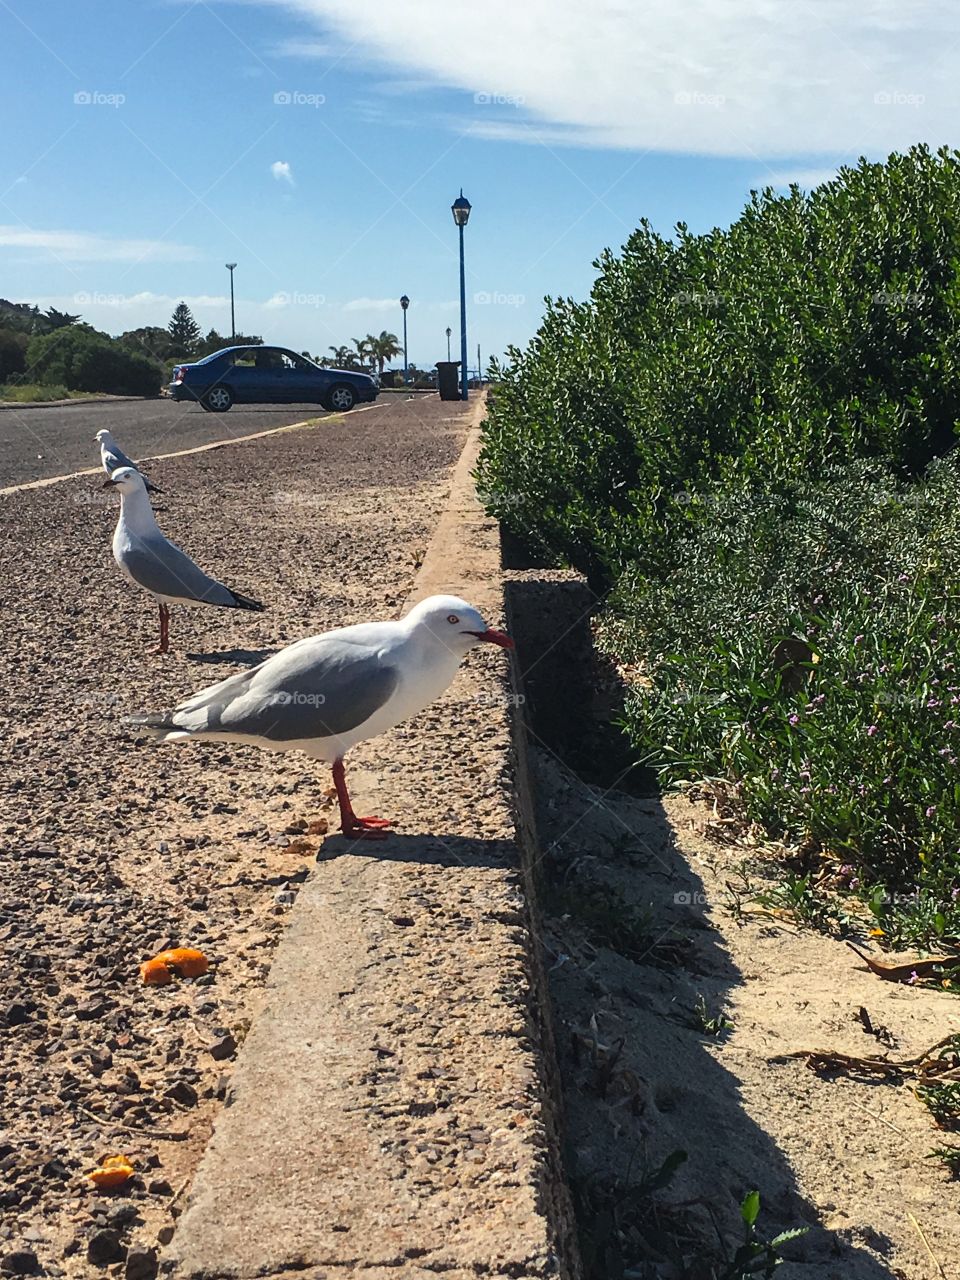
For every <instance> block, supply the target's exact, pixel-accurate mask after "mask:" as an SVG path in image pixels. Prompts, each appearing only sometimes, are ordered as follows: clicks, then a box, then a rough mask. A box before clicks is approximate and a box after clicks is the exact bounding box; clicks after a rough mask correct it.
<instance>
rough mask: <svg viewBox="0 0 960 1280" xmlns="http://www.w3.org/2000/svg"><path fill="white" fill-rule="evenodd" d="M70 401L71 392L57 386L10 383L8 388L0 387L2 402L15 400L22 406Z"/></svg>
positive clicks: (34, 383) (35, 383)
mask: <svg viewBox="0 0 960 1280" xmlns="http://www.w3.org/2000/svg"><path fill="white" fill-rule="evenodd" d="M74 394H76V393H74ZM69 399H70V392H69V391H68V390H67V388H66V387H63V386H58V385H57V384H53V385H45V384H41V383H37V382H21V383H8V384H7V385H6V386H2V385H0V400H14V401H16V402H18V403H21V404H22V403H26V402H28V401H30V400H69Z"/></svg>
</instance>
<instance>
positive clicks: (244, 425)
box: [0, 397, 392, 489]
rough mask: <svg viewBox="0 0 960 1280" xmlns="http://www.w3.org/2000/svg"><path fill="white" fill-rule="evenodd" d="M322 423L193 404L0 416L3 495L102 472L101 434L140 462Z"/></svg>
mask: <svg viewBox="0 0 960 1280" xmlns="http://www.w3.org/2000/svg"><path fill="white" fill-rule="evenodd" d="M391 399H392V397H391ZM326 416H329V415H327V414H326V413H325V411H324V410H323V409H321V407H320V406H319V405H318V404H309V405H296V404H294V405H283V406H282V407H280V406H278V405H266V404H261V405H258V404H251V405H235V406H234V407H233V408H232V409H230V410H229V412H227V413H206V412H205V411H204V410H203V409H201V408H200V406H199V405H198V404H178V403H177V402H176V401H174V400H120V401H114V402H109V401H108V402H103V403H100V404H84V403H83V402H82V401H81V402H78V403H76V404H70V405H58V406H51V407H50V408H49V409H47V408H42V409H41V408H33V409H15V408H9V409H8V408H4V409H0V489H2V488H6V487H7V486H9V485H14V484H26V483H27V482H28V481H30V480H44V479H46V478H47V477H48V476H62V475H69V474H70V473H71V472H74V471H81V470H82V469H83V468H84V467H96V466H99V464H100V451H99V449H98V448H97V444H96V441H95V439H94V437H95V436H96V434H97V432H98V431H99V430H100V429H101V427H106V428H107V430H108V431H112V432H113V436H114V439H115V440H116V441H117V443H118V444H119V445H120V447H121V448H122V449H123V450H124V452H125V453H127V454H129V455H130V457H131V458H135V459H137V460H138V461H139V460H140V459H142V458H149V457H152V456H153V455H155V454H158V453H174V452H176V451H177V450H178V449H192V448H193V447H194V446H196V445H200V444H210V443H211V442H212V441H214V440H226V439H229V438H230V437H232V436H249V435H252V434H253V433H254V432H255V431H268V430H269V429H270V428H271V427H283V426H287V425H288V424H289V423H292V422H302V421H303V420H304V419H305V418H319V417H326Z"/></svg>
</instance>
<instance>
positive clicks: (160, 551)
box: [122, 538, 237, 607]
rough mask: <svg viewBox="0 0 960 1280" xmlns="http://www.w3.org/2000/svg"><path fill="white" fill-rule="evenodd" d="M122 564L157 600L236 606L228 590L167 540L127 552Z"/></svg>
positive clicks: (231, 593)
mask: <svg viewBox="0 0 960 1280" xmlns="http://www.w3.org/2000/svg"><path fill="white" fill-rule="evenodd" d="M122 564H123V568H124V569H125V570H126V571H127V573H129V574H130V577H131V578H133V580H134V581H135V582H136V583H138V585H139V586H141V587H143V588H144V590H145V591H150V592H152V593H153V594H154V595H155V596H169V597H171V598H173V599H177V600H196V601H198V602H199V603H201V604H218V605H225V606H227V607H235V606H236V603H237V601H236V598H235V597H234V594H233V592H232V591H231V590H230V588H229V587H225V586H224V585H223V583H222V582H218V581H217V580H216V578H211V577H210V576H209V574H206V573H204V572H203V570H202V569H201V568H200V566H199V565H198V564H195V563H194V562H193V561H192V560H191V559H190V557H189V556H188V555H187V553H186V552H185V551H181V550H180V548H179V547H178V546H175V545H174V544H173V543H172V542H170V541H168V540H167V539H166V538H157V539H154V540H152V541H150V542H147V541H142V542H139V543H138V544H137V545H136V546H134V547H128V548H126V549H125V550H124V552H123V555H122Z"/></svg>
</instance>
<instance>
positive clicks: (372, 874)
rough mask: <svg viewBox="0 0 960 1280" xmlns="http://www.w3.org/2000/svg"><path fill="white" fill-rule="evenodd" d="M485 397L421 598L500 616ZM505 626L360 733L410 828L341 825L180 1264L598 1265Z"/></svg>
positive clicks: (355, 1271)
mask: <svg viewBox="0 0 960 1280" xmlns="http://www.w3.org/2000/svg"><path fill="white" fill-rule="evenodd" d="M482 409H483V404H482V401H480V402H479V403H478V408H477V412H476V414H475V418H474V424H473V427H472V430H471V433H470V435H469V437H468V440H467V444H466V447H465V449H464V451H463V454H462V456H461V458H460V461H459V463H458V465H457V467H456V469H455V472H454V475H453V478H452V484H451V492H450V497H449V501H448V503H447V506H446V509H445V511H444V512H443V515H442V516H441V519H440V521H439V523H438V525H437V529H436V531H435V534H434V537H433V540H432V543H431V545H430V548H429V550H428V552H427V555H426V556H425V558H424V562H423V565H422V566H421V569H420V573H419V575H418V578H417V582H416V586H415V588H414V590H413V591H412V592H411V595H410V598H409V600H408V602H407V604H408V605H409V604H411V603H413V601H414V600H415V599H417V598H422V597H423V596H424V595H428V594H433V593H434V592H436V591H442V590H453V589H455V590H456V591H457V593H458V594H463V595H465V596H467V598H469V599H471V602H472V603H475V604H476V605H477V606H478V607H479V608H480V609H481V610H483V611H484V613H485V615H486V616H488V618H489V619H490V621H491V622H492V623H493V625H497V623H498V622H499V620H500V618H501V616H502V612H503V594H502V579H501V574H500V557H499V538H498V530H497V527H496V525H495V524H494V522H492V521H491V520H489V519H487V518H486V517H485V516H484V514H483V512H482V510H481V508H480V506H479V504H478V502H477V499H476V496H475V494H474V491H473V485H472V481H471V479H470V472H471V470H472V468H473V465H474V462H475V458H476V454H477V451H478V448H479V417H480V414H481V413H482ZM482 648H483V652H480V651H475V652H474V653H473V654H471V656H470V658H469V659H468V661H467V662H466V663H465V665H464V668H463V670H462V671H461V674H460V676H459V677H458V679H457V681H456V682H455V684H454V686H453V687H452V689H451V690H449V691H448V693H447V694H446V695H445V697H444V698H443V699H442V700H441V701H440V702H439V703H438V704H436V705H435V706H434V707H432V708H430V709H429V710H428V711H427V712H426V713H424V715H423V716H422V717H420V718H419V719H418V720H417V722H415V723H414V724H412V725H405V726H400V728H398V729H397V730H395V731H394V732H393V733H392V734H390V735H387V736H386V737H385V738H383V739H378V740H376V741H374V742H371V743H367V744H364V746H363V747H362V748H360V749H358V751H357V752H356V753H351V757H350V759H349V760H348V767H349V766H351V765H352V769H351V778H352V780H353V785H354V788H355V791H356V794H357V797H358V799H359V797H360V796H362V795H363V794H364V793H365V792H369V793H375V795H376V806H377V808H381V807H382V809H383V811H386V812H390V810H389V809H388V807H387V806H388V804H390V803H391V802H392V803H393V806H394V809H395V810H396V809H397V807H398V806H399V809H400V812H399V813H398V814H397V816H398V817H399V819H400V830H399V832H398V833H397V834H391V836H390V838H389V839H388V840H386V841H384V842H383V843H381V844H370V843H365V842H357V843H353V844H351V843H350V842H348V841H345V840H344V839H343V838H342V837H339V836H337V837H331V838H329V839H328V840H327V841H326V842H325V844H324V846H323V848H322V850H321V852H320V855H319V856H318V861H317V865H316V868H315V870H314V871H313V873H312V874H311V876H310V878H309V879H308V881H307V882H306V883H305V885H304V887H303V889H302V890H301V891H300V894H299V897H298V900H297V903H296V905H295V907H294V909H293V911H292V913H291V921H290V925H289V928H288V930H287V932H286V934H285V936H284V938H283V940H282V941H281V943H280V946H279V947H278V949H277V953H276V956H275V960H274V964H273V967H272V970H271V973H270V976H269V979H268V982H267V989H266V992H265V999H264V1003H263V1010H262V1012H261V1014H260V1015H259V1017H258V1018H257V1019H256V1020H255V1022H254V1025H253V1027H252V1029H251V1031H250V1033H249V1034H248V1036H247V1039H246V1041H245V1042H244V1045H243V1048H242V1050H241V1053H240V1057H239V1060H238V1063H237V1066H236V1069H235V1071H234V1074H233V1077H232V1079H231V1089H230V1095H229V1098H228V1103H227V1106H226V1107H225V1109H224V1111H223V1112H222V1114H221V1116H220V1118H219V1120H218V1122H217V1125H216V1129H215V1132H214V1135H213V1138H212V1139H211V1142H210V1144H209V1146H208V1148H207V1151H206V1153H205V1155H204V1157H203V1160H202V1162H201V1165H200V1168H199V1170H198V1172H197V1175H196V1178H195V1180H194V1184H193V1188H192V1190H191V1197H190V1202H189V1205H188V1208H187V1210H186V1212H185V1214H184V1216H183V1218H182V1220H181V1222H180V1225H179V1228H178V1231H177V1234H176V1236H175V1238H174V1240H173V1242H172V1245H171V1246H170V1248H169V1250H168V1251H167V1254H166V1256H165V1258H164V1261H163V1266H164V1269H165V1271H166V1273H167V1274H168V1275H172V1276H175V1277H177V1278H178V1280H221V1278H227V1277H229V1278H231V1280H253V1278H254V1277H258V1276H272V1277H284V1276H290V1277H291V1280H292V1277H293V1276H294V1275H296V1276H298V1277H302V1276H304V1275H306V1276H310V1277H316V1278H317V1280H319V1277H322V1276H323V1277H330V1278H331V1280H333V1278H334V1277H339V1276H341V1275H344V1274H347V1273H349V1274H350V1275H355V1276H358V1277H364V1280H381V1278H383V1280H386V1278H387V1277H388V1276H389V1277H391V1280H393V1278H395V1277H397V1276H401V1277H405V1278H406V1280H415V1278H416V1280H427V1277H435V1276H436V1273H437V1272H438V1271H443V1272H444V1273H446V1274H447V1275H449V1276H450V1278H451V1280H460V1278H461V1277H463V1280H466V1277H467V1276H471V1277H476V1276H477V1275H490V1276H512V1277H520V1278H521V1280H522V1278H523V1277H557V1280H576V1277H577V1276H578V1275H579V1267H578V1261H577V1255H576V1246H575V1243H574V1239H575V1232H574V1226H573V1215H572V1212H571V1209H570V1204H569V1200H568V1195H567V1190H566V1187H565V1184H564V1182H563V1178H562V1173H561V1167H560V1158H559V1139H558V1125H557V1108H556V1105H555V1090H554V1084H553V1066H552V1045H551V1039H550V1030H549V1017H548V1013H547V1010H548V1009H549V1004H548V998H547V995H546V990H545V984H544V979H543V973H542V968H541V964H540V959H539V954H538V936H539V931H538V929H537V927H536V921H535V918H534V917H533V914H532V910H533V908H532V902H531V900H530V899H529V898H528V897H527V896H526V895H525V892H524V890H525V887H526V886H527V885H528V884H529V883H530V882H531V878H532V871H531V869H530V868H531V867H532V862H533V850H532V847H531V845H530V844H529V843H528V841H527V840H526V839H524V838H522V837H523V835H524V833H526V835H527V836H529V833H530V832H531V831H532V820H531V818H530V809H529V803H528V797H527V795H526V784H525V783H523V782H522V781H521V783H520V786H519V793H520V794H519V800H520V804H521V808H522V810H524V811H525V812H524V813H523V814H522V816H521V817H520V820H519V822H518V813H517V799H518V796H517V792H518V787H517V779H516V770H517V759H516V756H515V754H514V748H513V745H512V740H511V728H510V705H511V701H512V700H513V697H512V695H511V693H510V684H509V677H508V671H507V666H506V663H505V662H504V655H503V654H502V652H501V651H497V652H496V653H493V652H488V651H487V648H488V647H487V646H483V647H482ZM354 754H355V756H356V760H354ZM358 766H359V767H358ZM305 767H310V766H309V765H306V766H305ZM358 809H359V806H358ZM362 811H367V812H369V809H366V810H362Z"/></svg>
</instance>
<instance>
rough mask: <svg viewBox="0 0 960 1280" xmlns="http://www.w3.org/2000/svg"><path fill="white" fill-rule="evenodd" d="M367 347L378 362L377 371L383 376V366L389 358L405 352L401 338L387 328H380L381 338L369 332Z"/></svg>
mask: <svg viewBox="0 0 960 1280" xmlns="http://www.w3.org/2000/svg"><path fill="white" fill-rule="evenodd" d="M367 348H368V350H369V352H370V354H371V356H372V357H373V359H374V360H376V362H377V373H378V374H379V376H380V377H381V378H382V377H383V366H384V364H385V362H386V361H387V360H392V359H393V358H394V356H399V355H402V354H403V347H401V345H400V342H399V339H398V338H397V335H396V334H395V333H387V331H386V329H381V330H380V336H379V338H375V337H374V336H373V334H372V333H368V334H367Z"/></svg>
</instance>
